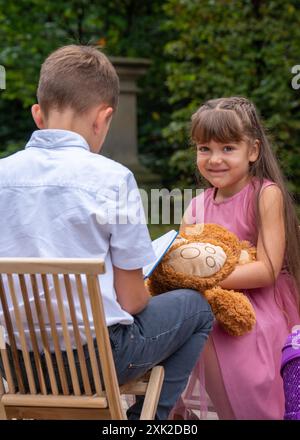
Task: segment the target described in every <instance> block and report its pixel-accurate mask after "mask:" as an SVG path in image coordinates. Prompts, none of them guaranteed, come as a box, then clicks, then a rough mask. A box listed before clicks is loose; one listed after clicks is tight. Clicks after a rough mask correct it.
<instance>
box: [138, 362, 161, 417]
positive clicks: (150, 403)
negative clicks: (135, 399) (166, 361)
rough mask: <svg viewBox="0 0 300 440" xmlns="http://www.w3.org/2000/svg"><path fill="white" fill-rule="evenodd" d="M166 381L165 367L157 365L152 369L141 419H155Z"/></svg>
mask: <svg viewBox="0 0 300 440" xmlns="http://www.w3.org/2000/svg"><path fill="white" fill-rule="evenodd" d="M163 381H164V368H163V367H162V366H156V367H154V368H153V369H152V371H151V375H150V378H149V383H148V386H147V391H146V394H145V399H144V404H143V408H142V412H141V417H140V420H153V419H154V417H155V413H156V409H157V404H158V401H159V397H160V393H161V388H162V385H163Z"/></svg>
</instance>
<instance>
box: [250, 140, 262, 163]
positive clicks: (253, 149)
mask: <svg viewBox="0 0 300 440" xmlns="http://www.w3.org/2000/svg"><path fill="white" fill-rule="evenodd" d="M259 151H260V141H259V140H258V139H255V141H254V143H253V144H252V145H251V146H250V150H249V162H252V163H253V162H255V161H256V160H257V159H258V156H259Z"/></svg>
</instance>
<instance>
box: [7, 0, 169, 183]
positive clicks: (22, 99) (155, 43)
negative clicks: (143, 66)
mask: <svg viewBox="0 0 300 440" xmlns="http://www.w3.org/2000/svg"><path fill="white" fill-rule="evenodd" d="M162 6H163V2H161V1H160V0H152V1H151V2H140V1H138V0H110V1H109V0H108V1H105V2H101V1H90V0H66V1H64V2H59V1H58V0H53V1H49V0H20V1H18V2H14V1H12V0H0V11H1V12H0V45H1V46H0V64H2V65H4V66H5V68H6V73H7V77H6V83H7V88H6V90H5V91H2V92H1V99H0V139H1V145H0V152H1V151H2V152H4V153H2V154H7V152H8V151H9V152H11V151H12V150H11V145H12V144H13V145H18V144H19V145H22V142H23V144H24V142H25V141H26V139H27V138H28V136H29V134H30V132H31V131H32V129H33V128H34V126H33V123H32V121H31V117H30V113H29V106H30V105H32V104H33V103H34V102H35V99H36V98H35V92H36V86H37V81H38V76H39V69H40V65H41V63H42V61H43V60H44V59H45V57H46V56H47V55H48V54H49V53H50V52H51V51H52V50H54V49H56V48H57V47H59V46H62V45H66V44H72V43H82V44H88V43H89V44H96V45H99V46H100V47H102V49H103V50H104V51H105V52H106V53H107V54H108V55H114V56H128V57H130V56H132V57H143V58H149V59H151V61H152V64H151V67H150V68H149V70H148V72H147V75H146V76H145V77H144V78H141V84H140V86H141V90H142V91H143V93H141V94H140V95H139V97H138V101H139V106H138V111H139V113H138V118H139V136H140V138H139V145H140V151H141V153H142V154H141V157H142V160H143V161H144V163H146V165H148V166H150V167H152V168H153V169H155V170H156V171H157V168H159V169H160V168H161V167H162V166H163V164H164V163H165V160H166V158H167V157H168V156H169V155H170V154H169V151H172V152H173V149H172V146H170V145H169V143H168V142H167V141H166V140H165V139H164V138H163V136H162V128H163V127H164V126H166V125H168V123H169V113H170V112H169V104H168V101H167V88H166V85H165V78H166V74H165V68H164V63H163V59H164V57H165V56H164V55H163V47H164V44H165V43H166V42H167V38H166V35H167V33H166V32H165V31H162V22H163V21H164V19H165V14H164V12H163V9H162ZM29 11H30V13H28V12H29ZM16 127H17V130H16ZM161 153H162V154H161ZM166 174H167V173H166Z"/></svg>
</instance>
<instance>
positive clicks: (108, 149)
mask: <svg viewBox="0 0 300 440" xmlns="http://www.w3.org/2000/svg"><path fill="white" fill-rule="evenodd" d="M110 60H111V62H112V63H113V65H114V67H115V69H116V71H117V73H118V75H119V78H120V97H119V105H118V109H117V112H116V114H115V115H114V117H113V120H112V124H111V127H110V130H109V133H108V135H107V138H106V140H105V143H104V146H103V149H102V151H101V154H104V156H107V157H109V158H111V159H113V160H116V161H117V162H120V163H122V164H123V165H125V166H126V167H128V168H129V169H130V170H131V171H132V172H133V173H134V174H135V177H136V179H137V181H138V183H139V184H141V185H142V186H143V184H144V183H146V184H148V183H150V182H153V183H154V182H155V181H156V182H157V181H158V180H159V179H158V178H157V176H153V175H152V174H151V173H150V172H148V171H147V170H146V169H145V168H144V167H143V166H142V165H141V164H140V163H139V159H138V141H137V93H138V92H139V89H138V87H137V84H136V81H137V79H138V78H139V77H140V76H141V75H144V74H145V73H146V71H147V68H148V67H149V65H150V61H149V60H146V59H143V58H123V57H110Z"/></svg>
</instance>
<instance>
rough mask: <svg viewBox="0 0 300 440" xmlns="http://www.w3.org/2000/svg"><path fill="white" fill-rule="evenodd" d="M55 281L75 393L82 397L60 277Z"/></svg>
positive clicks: (55, 277)
mask: <svg viewBox="0 0 300 440" xmlns="http://www.w3.org/2000/svg"><path fill="white" fill-rule="evenodd" d="M53 281H54V287H55V289H54V290H55V294H56V298H57V305H58V310H59V316H60V322H61V325H62V332H63V337H64V343H65V346H66V352H67V358H68V363H69V369H70V374H71V380H72V385H73V391H74V394H75V396H80V394H81V393H80V386H79V382H78V376H77V371H76V366H75V360H74V354H73V349H72V344H71V339H70V334H69V329H68V323H67V319H66V315H65V311H64V304H63V301H62V296H61V290H60V285H59V279H58V275H53Z"/></svg>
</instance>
